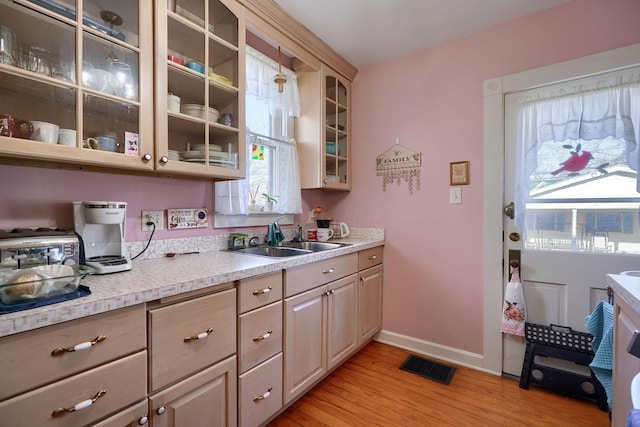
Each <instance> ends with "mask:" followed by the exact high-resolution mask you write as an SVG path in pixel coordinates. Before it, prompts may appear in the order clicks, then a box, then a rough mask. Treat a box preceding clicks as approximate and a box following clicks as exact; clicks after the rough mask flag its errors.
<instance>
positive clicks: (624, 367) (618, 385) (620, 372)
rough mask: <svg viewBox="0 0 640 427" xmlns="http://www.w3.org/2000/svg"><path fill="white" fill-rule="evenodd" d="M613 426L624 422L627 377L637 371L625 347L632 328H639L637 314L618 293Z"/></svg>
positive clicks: (637, 360)
mask: <svg viewBox="0 0 640 427" xmlns="http://www.w3.org/2000/svg"><path fill="white" fill-rule="evenodd" d="M614 302H615V305H614V331H615V335H614V343H613V346H614V352H613V353H614V362H613V366H614V369H613V408H612V421H613V423H612V425H613V427H623V426H624V425H626V422H627V416H628V414H629V411H630V410H631V409H632V408H633V404H632V402H631V380H633V377H634V376H635V375H636V374H638V373H640V358H638V357H636V356H634V355H632V354H629V353H628V352H627V347H628V345H629V343H630V342H631V338H632V336H633V333H634V332H635V331H638V330H640V314H638V312H636V311H635V310H634V309H633V308H632V307H631V306H630V305H629V303H628V302H627V301H625V299H624V298H622V296H620V295H619V294H616V295H615V297H614Z"/></svg>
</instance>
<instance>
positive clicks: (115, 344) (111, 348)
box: [0, 305, 146, 400]
mask: <svg viewBox="0 0 640 427" xmlns="http://www.w3.org/2000/svg"><path fill="white" fill-rule="evenodd" d="M83 343H84V344H88V343H93V345H91V346H89V347H88V348H85V349H84V350H78V351H70V350H72V349H74V348H76V347H77V346H79V345H81V344H83ZM83 347H87V346H83ZM145 347H146V336H145V311H144V307H143V306H142V305H138V306H134V307H129V308H125V309H121V310H115V311H111V312H108V313H103V314H98V315H95V316H90V317H87V318H84V319H78V320H72V321H70V322H65V323H61V324H59V325H53V326H48V327H46V328H41V329H34V330H32V331H29V332H23V333H20V334H16V335H10V336H8V337H4V338H2V339H0V364H1V366H3V369H2V381H0V400H3V399H6V398H8V397H11V396H15V395H17V394H20V393H23V392H25V391H27V390H31V389H33V388H36V387H39V386H41V385H44V384H47V383H51V382H53V381H56V380H59V379H62V378H65V377H68V376H70V375H73V374H77V373H80V372H82V371H85V370H87V369H90V368H93V367H96V366H99V365H101V364H103V363H106V362H109V361H111V360H114V359H117V358H119V357H121V356H124V355H127V354H131V353H134V352H136V351H140V350H144V349H145ZM64 349H66V350H67V351H64ZM34 367H37V369H34Z"/></svg>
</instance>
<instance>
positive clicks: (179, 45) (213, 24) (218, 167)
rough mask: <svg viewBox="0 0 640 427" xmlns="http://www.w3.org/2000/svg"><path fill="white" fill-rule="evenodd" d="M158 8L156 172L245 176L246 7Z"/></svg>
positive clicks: (190, 0)
mask: <svg viewBox="0 0 640 427" xmlns="http://www.w3.org/2000/svg"><path fill="white" fill-rule="evenodd" d="M155 7H156V10H155V20H156V41H155V43H156V45H155V47H156V63H155V66H156V67H155V68H156V75H155V76H156V81H155V84H156V97H155V104H156V120H155V123H156V128H155V129H156V152H155V154H156V168H157V170H159V171H161V172H168V173H171V174H183V175H191V176H202V177H209V178H243V177H244V176H245V161H244V159H245V143H244V140H245V129H244V127H245V126H244V123H245V120H244V114H245V113H244V110H245V109H244V68H245V65H244V64H245V59H244V45H245V21H244V8H243V7H242V6H240V5H239V4H237V3H236V2H235V1H233V0H175V1H174V0H169V1H157V2H156V6H155Z"/></svg>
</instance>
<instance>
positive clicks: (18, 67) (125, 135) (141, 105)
mask: <svg viewBox="0 0 640 427" xmlns="http://www.w3.org/2000/svg"><path fill="white" fill-rule="evenodd" d="M108 6H109V7H108V8H107V10H104V9H102V8H101V7H100V6H99V5H98V4H97V3H96V2H91V1H87V0H78V2H77V8H76V2H75V1H59V2H48V1H47V2H42V1H32V0H23V1H14V2H3V3H2V5H1V6H0V16H1V17H2V18H1V19H0V24H1V25H2V26H3V29H8V30H9V31H10V32H11V33H12V34H13V35H14V38H13V39H12V40H13V43H11V44H13V55H9V56H3V60H2V61H0V99H2V108H1V111H0V114H3V116H2V118H0V122H2V121H3V120H8V117H7V116H5V115H11V116H13V117H15V118H17V119H20V120H26V121H28V122H29V123H28V124H27V123H23V124H22V132H20V131H18V130H17V129H18V128H15V129H14V130H15V132H13V133H12V134H11V135H9V132H8V131H6V126H5V125H6V123H3V124H0V128H2V129H4V130H2V131H1V132H2V136H0V156H1V157H5V158H12V159H15V160H17V161H18V162H20V163H27V164H30V163H32V162H34V161H36V162H42V161H46V162H55V163H66V164H71V165H74V166H78V167H79V166H85V165H90V166H95V167H107V168H118V169H133V170H143V171H144V170H146V171H151V170H153V162H152V161H151V160H152V156H153V148H154V141H153V82H152V80H153V79H151V78H150V76H152V75H153V21H152V16H153V15H152V12H153V11H152V9H151V2H148V1H143V0H140V1H125V0H118V1H112V2H109V5H108ZM78 11H82V14H81V15H80V14H79V13H78ZM34 28H37V31H34ZM60 130H62V131H60ZM73 131H75V137H74V132H73ZM61 134H65V135H68V144H69V145H64V144H59V143H58V135H61ZM90 137H91V138H96V140H97V143H94V144H96V145H95V146H94V147H91V144H88V145H87V146H86V148H85V147H84V146H83V140H86V139H87V138H90ZM29 138H31V139H29ZM134 140H136V141H137V142H136V144H135V146H136V147H135V149H133V148H132V147H133V145H132V144H133V143H132V141H134ZM114 142H115V143H114ZM107 150H111V151H107Z"/></svg>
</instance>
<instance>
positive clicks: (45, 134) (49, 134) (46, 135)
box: [29, 122, 60, 144]
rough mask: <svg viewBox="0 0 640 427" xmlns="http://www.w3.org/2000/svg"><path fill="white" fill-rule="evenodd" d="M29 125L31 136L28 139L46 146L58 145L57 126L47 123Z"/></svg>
mask: <svg viewBox="0 0 640 427" xmlns="http://www.w3.org/2000/svg"><path fill="white" fill-rule="evenodd" d="M31 124H33V134H32V135H31V137H30V138H29V139H31V140H33V141H40V142H46V143H48V144H57V143H58V130H59V129H60V127H59V126H58V125H54V124H53V123H48V122H31Z"/></svg>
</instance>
